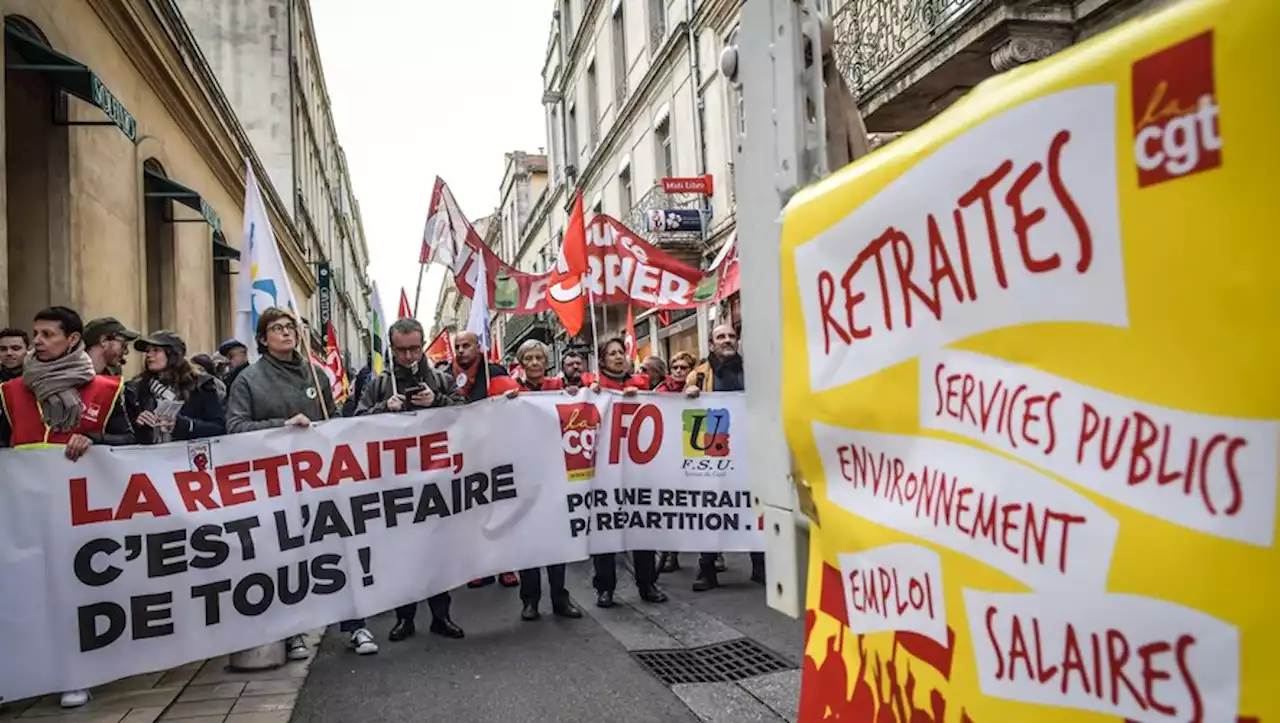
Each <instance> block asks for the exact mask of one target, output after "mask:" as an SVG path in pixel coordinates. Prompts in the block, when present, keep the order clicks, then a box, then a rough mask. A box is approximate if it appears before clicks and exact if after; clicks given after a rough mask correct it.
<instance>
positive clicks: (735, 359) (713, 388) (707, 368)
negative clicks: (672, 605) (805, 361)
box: [685, 324, 765, 592]
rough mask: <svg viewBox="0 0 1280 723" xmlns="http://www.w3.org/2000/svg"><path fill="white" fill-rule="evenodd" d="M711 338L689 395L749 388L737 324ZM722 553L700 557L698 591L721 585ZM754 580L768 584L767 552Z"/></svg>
mask: <svg viewBox="0 0 1280 723" xmlns="http://www.w3.org/2000/svg"><path fill="white" fill-rule="evenodd" d="M710 341H711V353H710V354H708V355H707V358H706V360H704V361H703V362H702V363H700V364H698V365H697V366H695V367H694V368H693V371H691V372H689V376H688V377H687V379H686V381H685V394H686V395H687V396H689V397H691V398H692V397H697V396H698V395H699V394H701V393H702V392H741V391H744V390H746V388H747V381H746V376H745V373H744V371H743V369H742V354H741V353H740V352H739V347H738V332H737V331H736V330H735V329H734V328H733V325H731V324H720V325H719V326H717V327H716V328H714V329H712V330H711V339H710ZM719 555H720V553H716V552H704V553H702V554H701V555H699V556H698V576H697V578H696V579H695V580H694V582H693V591H694V592H706V591H707V590H711V589H713V588H716V587H719V586H720V581H719V579H718V577H717V573H719V572H723V571H724V570H723V568H722V567H721V566H720V565H719V564H718V559H717V558H718V557H719ZM720 559H723V558H720ZM751 580H752V582H757V583H760V584H761V585H763V584H764V583H765V568H764V553H763V552H753V553H751Z"/></svg>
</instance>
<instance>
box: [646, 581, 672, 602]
mask: <svg viewBox="0 0 1280 723" xmlns="http://www.w3.org/2000/svg"><path fill="white" fill-rule="evenodd" d="M640 599H641V600H644V601H645V602H651V603H664V602H666V601H667V594H666V593H665V592H663V591H661V590H659V589H658V586H657V585H652V586H650V587H646V588H645V589H643V590H641V591H640Z"/></svg>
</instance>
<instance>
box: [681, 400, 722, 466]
mask: <svg viewBox="0 0 1280 723" xmlns="http://www.w3.org/2000/svg"><path fill="white" fill-rule="evenodd" d="M683 418H684V456H685V458H687V459H696V458H699V457H728V456H729V410H728V409H686V410H684V415H683Z"/></svg>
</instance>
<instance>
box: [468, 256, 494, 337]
mask: <svg viewBox="0 0 1280 723" xmlns="http://www.w3.org/2000/svg"><path fill="white" fill-rule="evenodd" d="M475 266H476V269H478V271H477V272H476V284H475V289H476V292H475V295H473V296H472V297H471V314H470V315H469V316H468V317H467V331H469V332H472V333H474V334H475V335H476V338H477V339H479V340H480V348H481V349H483V350H484V351H486V352H488V351H489V279H488V275H487V274H486V273H485V268H484V257H483V256H480V257H478V260H477V263H476V265H475Z"/></svg>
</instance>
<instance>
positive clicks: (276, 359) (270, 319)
mask: <svg viewBox="0 0 1280 723" xmlns="http://www.w3.org/2000/svg"><path fill="white" fill-rule="evenodd" d="M256 339H257V342H258V353H259V354H261V356H260V357H258V361H256V362H254V363H252V364H250V365H249V366H248V367H246V368H245V369H244V371H242V372H241V373H240V374H239V376H237V377H236V380H235V381H234V382H233V383H232V384H231V390H230V391H229V392H228V393H227V433H228V434H239V433H240V432H256V431H258V430H262V429H275V428H277V427H293V428H296V429H307V428H308V427H310V426H311V423H312V422H321V421H324V420H327V419H331V418H334V417H337V416H338V408H337V405H335V404H334V403H333V390H332V389H330V388H329V385H328V384H320V383H318V382H317V380H319V379H326V380H327V379H328V377H326V376H325V375H324V373H323V372H322V371H320V370H319V369H313V368H312V363H311V359H310V358H309V357H308V356H307V354H306V352H305V351H304V347H303V346H302V344H301V341H300V335H299V328H298V322H297V321H296V320H295V319H294V318H293V314H291V313H290V312H288V311H286V310H284V309H281V308H277V307H274V306H273V307H271V308H269V309H267V310H265V311H263V312H262V315H261V316H259V317H258V330H257V337H256ZM286 643H287V645H288V650H289V659H290V660H305V659H306V658H307V656H308V655H310V652H309V651H308V650H307V644H306V641H305V640H303V637H302V636H301V635H295V636H293V637H291V638H289V639H288V640H287V641H286ZM370 645H374V649H373V650H372V651H370V652H375V651H376V650H377V647H376V644H374V643H372V641H370Z"/></svg>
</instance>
